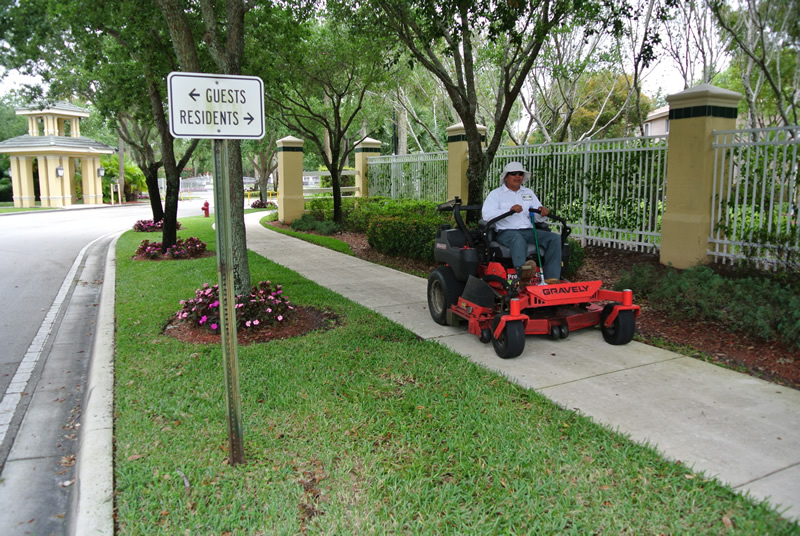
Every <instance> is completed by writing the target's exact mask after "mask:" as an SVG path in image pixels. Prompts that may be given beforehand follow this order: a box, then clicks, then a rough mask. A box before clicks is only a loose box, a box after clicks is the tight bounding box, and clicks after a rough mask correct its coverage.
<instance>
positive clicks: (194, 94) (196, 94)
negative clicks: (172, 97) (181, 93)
mask: <svg viewBox="0 0 800 536" xmlns="http://www.w3.org/2000/svg"><path fill="white" fill-rule="evenodd" d="M196 91H197V90H196V89H192V90H191V91H190V92H189V96H190V97H191V98H192V100H193V101H195V102H197V97H199V96H200V93H196Z"/></svg>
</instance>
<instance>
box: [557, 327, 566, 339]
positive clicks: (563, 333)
mask: <svg viewBox="0 0 800 536" xmlns="http://www.w3.org/2000/svg"><path fill="white" fill-rule="evenodd" d="M558 336H559V337H560V338H562V339H566V338H567V337H569V328H568V327H567V326H565V325H564V324H561V325H560V326H558Z"/></svg>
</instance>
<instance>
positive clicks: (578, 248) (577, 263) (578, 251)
mask: <svg viewBox="0 0 800 536" xmlns="http://www.w3.org/2000/svg"><path fill="white" fill-rule="evenodd" d="M567 244H569V261H567V265H566V266H564V276H565V277H571V276H572V275H573V274H574V273H575V272H577V271H578V269H579V268H580V267H581V266H582V265H583V259H584V258H585V257H586V250H585V249H584V248H583V246H582V245H581V243H580V242H579V241H577V240H575V239H574V238H567Z"/></svg>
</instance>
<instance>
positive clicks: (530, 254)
mask: <svg viewBox="0 0 800 536" xmlns="http://www.w3.org/2000/svg"><path fill="white" fill-rule="evenodd" d="M478 226H479V228H480V229H482V230H483V231H484V233H485V236H486V240H487V242H488V243H489V259H490V260H494V261H498V262H501V263H503V265H505V266H508V267H511V250H510V249H508V247H507V246H504V245H503V244H501V243H500V242H497V241H496V240H495V236H497V229H495V227H494V225H492V226H491V227H488V228H487V227H486V221H485V220H480V221H479V222H478ZM536 253H537V251H536V244H528V251H527V252H526V254H525V258H528V259H533V260H534V261H537V262H536V264H539V263H538V255H537V254H536Z"/></svg>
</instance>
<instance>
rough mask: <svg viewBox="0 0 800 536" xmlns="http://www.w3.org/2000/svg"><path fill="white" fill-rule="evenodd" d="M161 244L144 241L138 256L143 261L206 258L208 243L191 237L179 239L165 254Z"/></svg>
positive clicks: (139, 248) (138, 249)
mask: <svg viewBox="0 0 800 536" xmlns="http://www.w3.org/2000/svg"><path fill="white" fill-rule="evenodd" d="M161 249H162V244H161V242H150V241H149V240H143V241H142V243H141V244H139V247H138V248H137V249H136V256H137V257H141V258H143V259H151V260H154V259H162V258H163V259H195V258H198V257H205V256H206V243H205V242H203V241H202V240H200V239H199V238H195V237H193V236H190V237H189V238H186V239H182V238H179V239H178V240H177V241H176V242H175V245H174V246H170V247H168V248H167V250H166V251H165V252H163V253H162V252H161Z"/></svg>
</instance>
